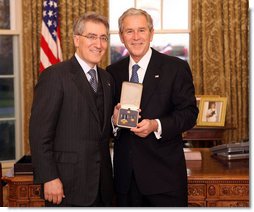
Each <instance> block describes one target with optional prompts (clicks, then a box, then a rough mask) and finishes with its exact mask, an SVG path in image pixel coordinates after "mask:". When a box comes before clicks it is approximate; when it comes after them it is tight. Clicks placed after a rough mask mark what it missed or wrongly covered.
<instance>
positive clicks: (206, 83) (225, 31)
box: [190, 0, 249, 143]
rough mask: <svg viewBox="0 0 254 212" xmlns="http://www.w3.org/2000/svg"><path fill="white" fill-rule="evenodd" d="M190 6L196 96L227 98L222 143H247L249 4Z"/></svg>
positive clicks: (199, 1)
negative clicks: (223, 139) (242, 141)
mask: <svg viewBox="0 0 254 212" xmlns="http://www.w3.org/2000/svg"><path fill="white" fill-rule="evenodd" d="M191 2H192V5H191V8H192V10H191V14H192V16H191V39H190V40H191V43H190V49H191V60H190V64H191V67H192V71H193V78H194V84H195V88H196V94H200V95H220V96H225V97H227V99H228V104H227V111H226V127H227V128H229V129H227V130H226V131H225V134H224V137H225V141H224V142H225V143H229V142H233V141H240V140H243V139H248V137H249V96H248V95H249V73H248V70H249V62H248V56H249V55H248V52H249V51H248V46H249V45H248V44H249V36H248V33H249V17H248V8H249V5H248V0H223V1H222V0H192V1H191Z"/></svg>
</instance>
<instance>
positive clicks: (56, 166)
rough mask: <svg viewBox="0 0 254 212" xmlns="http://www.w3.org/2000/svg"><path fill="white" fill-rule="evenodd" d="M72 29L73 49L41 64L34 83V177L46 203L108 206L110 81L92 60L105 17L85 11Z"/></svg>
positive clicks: (101, 45) (104, 37)
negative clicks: (58, 59) (47, 64)
mask: <svg viewBox="0 0 254 212" xmlns="http://www.w3.org/2000/svg"><path fill="white" fill-rule="evenodd" d="M73 30H74V32H73V33H74V37H73V38H74V44H75V47H76V52H75V55H74V56H73V57H72V58H71V59H69V60H66V61H64V62H61V63H58V64H56V65H53V66H51V67H49V68H47V69H45V70H44V71H43V72H42V74H41V76H40V78H39V81H38V84H37V85H36V88H35V95H34V102H33V105H32V112H31V119H30V144H31V153H32V163H33V168H34V181H35V183H41V184H43V187H44V197H45V200H46V205H47V206H110V205H111V199H112V194H113V178H112V164H111V157H110V151H109V137H110V134H111V131H112V129H111V121H110V118H111V116H112V113H113V109H112V108H113V104H112V96H113V94H112V87H113V81H112V77H111V76H110V74H109V73H107V72H106V71H105V70H102V69H101V68H99V67H98V66H97V64H98V63H99V62H100V61H101V59H102V57H103V55H104V54H105V52H106V49H107V46H108V30H109V25H108V22H107V19H106V18H105V17H103V16H101V15H98V14H96V13H87V14H85V15H83V16H82V17H80V18H79V19H77V21H76V22H75V24H74V28H73ZM92 69H93V70H92ZM93 74H95V75H93ZM89 82H90V83H89Z"/></svg>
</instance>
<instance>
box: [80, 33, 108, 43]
mask: <svg viewBox="0 0 254 212" xmlns="http://www.w3.org/2000/svg"><path fill="white" fill-rule="evenodd" d="M79 36H82V37H85V38H87V39H88V40H89V41H91V42H92V41H96V40H97V39H98V38H99V39H100V41H103V42H107V41H108V37H107V36H106V35H102V36H98V35H94V34H88V35H79Z"/></svg>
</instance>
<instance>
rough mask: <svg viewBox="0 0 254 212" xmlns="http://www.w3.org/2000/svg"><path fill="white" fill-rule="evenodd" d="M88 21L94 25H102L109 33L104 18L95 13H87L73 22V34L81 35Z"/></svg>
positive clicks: (107, 24) (106, 21)
mask: <svg viewBox="0 0 254 212" xmlns="http://www.w3.org/2000/svg"><path fill="white" fill-rule="evenodd" d="M88 21H91V22H94V23H102V24H103V25H104V26H105V27H106V29H107V33H108V31H109V23H108V19H107V18H106V17H105V16H103V15H100V14H98V13H96V12H87V13H85V14H84V15H82V16H80V17H79V18H77V19H76V20H75V22H74V25H73V34H74V35H81V34H82V33H83V32H84V29H85V24H86V22H88Z"/></svg>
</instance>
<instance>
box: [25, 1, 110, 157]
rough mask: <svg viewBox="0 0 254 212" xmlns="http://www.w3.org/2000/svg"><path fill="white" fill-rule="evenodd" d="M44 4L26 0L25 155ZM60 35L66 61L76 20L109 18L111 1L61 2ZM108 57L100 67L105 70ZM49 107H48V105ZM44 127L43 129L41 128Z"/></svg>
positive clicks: (27, 149) (59, 4)
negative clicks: (87, 15) (85, 16)
mask: <svg viewBox="0 0 254 212" xmlns="http://www.w3.org/2000/svg"><path fill="white" fill-rule="evenodd" d="M42 5H43V0H23V1H22V12H23V14H22V16H23V43H22V48H23V58H24V61H23V90H24V104H23V105H24V109H23V117H22V120H23V123H22V126H23V130H22V132H23V140H24V142H25V143H24V152H25V153H28V152H29V151H30V148H29V138H28V137H29V136H28V133H29V118H30V111H31V104H32V100H33V89H34V86H35V84H36V83H37V80H38V74H39V60H40V32H41V22H42ZM58 8H59V17H60V20H59V21H60V33H61V46H62V52H63V59H64V60H65V59H68V58H70V57H71V56H72V55H73V53H74V51H75V49H74V45H73V36H72V26H73V22H74V20H75V18H76V17H78V16H80V15H82V14H84V13H85V12H87V11H96V12H98V13H100V14H102V15H105V16H106V17H108V0H58ZM107 63H108V61H107V56H105V57H104V59H103V61H102V62H101V64H100V66H101V67H103V68H105V67H106V65H107ZM45 107H47V105H45ZM41 127H43V126H41Z"/></svg>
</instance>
